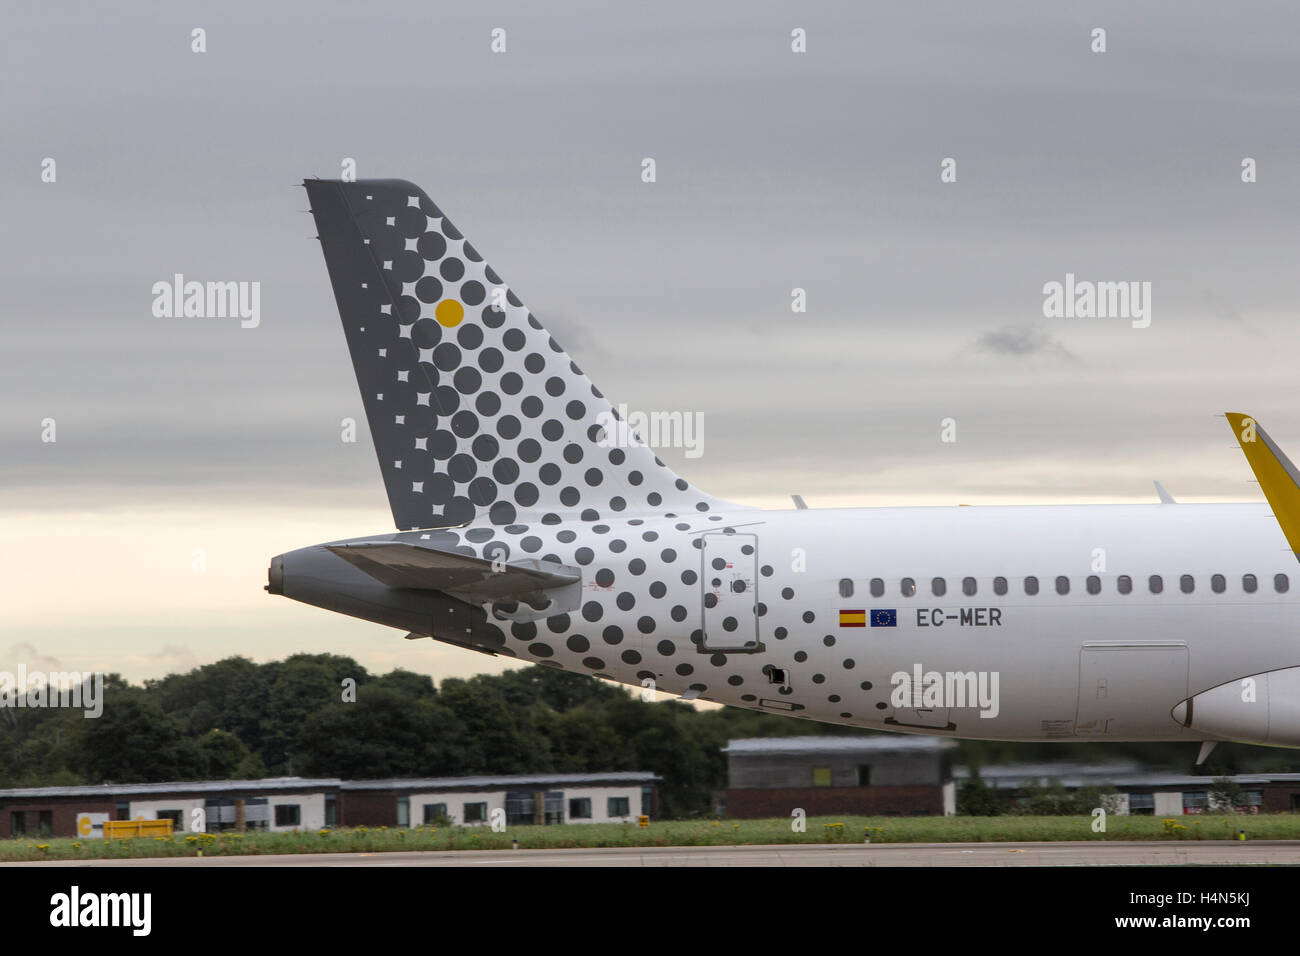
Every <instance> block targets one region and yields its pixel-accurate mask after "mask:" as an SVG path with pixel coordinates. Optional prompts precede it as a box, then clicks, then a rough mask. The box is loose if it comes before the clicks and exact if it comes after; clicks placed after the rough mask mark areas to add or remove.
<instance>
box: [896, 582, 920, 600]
mask: <svg viewBox="0 0 1300 956" xmlns="http://www.w3.org/2000/svg"><path fill="white" fill-rule="evenodd" d="M898 588H899V590H900V591H902V592H903V597H916V582H915V581H913V580H912V579H911V578H903V580H901V581H899V582H898Z"/></svg>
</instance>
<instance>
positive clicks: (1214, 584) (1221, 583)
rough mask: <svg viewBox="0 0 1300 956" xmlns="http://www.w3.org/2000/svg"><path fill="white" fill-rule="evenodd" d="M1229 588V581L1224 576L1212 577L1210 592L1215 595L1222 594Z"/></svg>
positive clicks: (1214, 575) (1216, 575)
mask: <svg viewBox="0 0 1300 956" xmlns="http://www.w3.org/2000/svg"><path fill="white" fill-rule="evenodd" d="M1227 587H1228V579H1227V578H1225V577H1224V576H1223V575H1222V574H1212V575H1210V590H1211V591H1213V592H1214V593H1215V594H1222V593H1223V592H1224V591H1225V590H1227Z"/></svg>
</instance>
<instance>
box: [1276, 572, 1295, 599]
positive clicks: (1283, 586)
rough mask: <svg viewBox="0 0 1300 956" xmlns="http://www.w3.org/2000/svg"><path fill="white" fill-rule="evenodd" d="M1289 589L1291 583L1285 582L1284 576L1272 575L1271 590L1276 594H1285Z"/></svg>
mask: <svg viewBox="0 0 1300 956" xmlns="http://www.w3.org/2000/svg"><path fill="white" fill-rule="evenodd" d="M1289 587H1291V582H1290V581H1288V580H1287V577H1286V575H1285V574H1275V575H1273V590H1274V591H1276V592H1277V593H1278V594H1286V592H1287V588H1289Z"/></svg>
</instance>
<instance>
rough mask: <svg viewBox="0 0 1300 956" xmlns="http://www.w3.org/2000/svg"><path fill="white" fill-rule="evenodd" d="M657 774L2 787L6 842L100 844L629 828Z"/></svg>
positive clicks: (649, 804) (0, 811) (650, 799)
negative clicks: (197, 837) (424, 829)
mask: <svg viewBox="0 0 1300 956" xmlns="http://www.w3.org/2000/svg"><path fill="white" fill-rule="evenodd" d="M658 780H659V778H658V777H657V776H655V775H654V774H652V773H604V774H534V775H527V776H502V777H487V776H483V777H437V778H425V779H417V780H336V779H304V778H302V777H277V778H271V779H266V780H219V781H202V782H190V783H184V782H177V783H136V784H102V785H92V786H82V787H27V788H23V789H17V790H0V838H7V837H15V836H31V837H34V836H55V837H71V836H83V837H89V838H94V837H101V836H102V835H103V824H104V822H105V821H106V820H160V819H170V820H172V821H173V824H174V826H175V829H176V831H182V830H184V831H193V830H195V829H202V830H204V831H206V832H209V833H213V832H217V831H221V830H232V829H238V830H268V831H287V830H317V829H321V828H322V827H334V826H347V827H352V826H387V827H408V826H420V825H422V824H425V823H433V822H440V823H445V822H447V821H450V822H451V823H452V824H461V825H466V826H475V825H481V824H490V823H492V822H493V820H494V816H495V818H496V819H500V820H503V821H504V822H505V823H506V824H507V825H511V826H520V825H525V824H534V823H536V824H548V823H605V822H618V821H633V820H635V819H636V818H637V816H639V815H641V814H645V815H647V816H651V817H654V816H655V815H656V812H657V799H658V789H657V784H658Z"/></svg>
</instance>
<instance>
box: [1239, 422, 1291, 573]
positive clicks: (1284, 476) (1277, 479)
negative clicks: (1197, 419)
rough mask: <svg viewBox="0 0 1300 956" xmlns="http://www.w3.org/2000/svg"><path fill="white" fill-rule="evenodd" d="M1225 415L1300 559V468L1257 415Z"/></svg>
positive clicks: (1283, 532)
mask: <svg viewBox="0 0 1300 956" xmlns="http://www.w3.org/2000/svg"><path fill="white" fill-rule="evenodd" d="M1223 415H1224V418H1226V419H1227V420H1228V425H1229V426H1230V427H1231V428H1232V434H1233V437H1234V438H1236V439H1237V444H1239V445H1240V446H1241V450H1242V452H1243V453H1244V454H1245V456H1246V462H1247V463H1248V464H1249V465H1250V470H1251V471H1253V472H1254V473H1255V477H1256V479H1258V481H1259V487H1260V490H1261V491H1263V492H1264V497H1265V498H1267V499H1268V503H1269V505H1270V506H1271V507H1272V509H1273V515H1274V517H1276V518H1277V523H1278V524H1279V525H1281V527H1282V534H1283V535H1285V537H1286V540H1287V544H1289V545H1290V546H1291V550H1292V551H1293V552H1294V553H1295V554H1296V557H1297V559H1300V471H1297V469H1296V467H1295V465H1293V464H1292V463H1291V459H1289V458H1288V457H1287V456H1286V453H1285V452H1283V451H1282V449H1281V448H1279V447H1278V446H1277V444H1276V443H1275V442H1274V441H1273V439H1271V438H1270V437H1269V435H1268V433H1267V432H1266V431H1264V429H1263V427H1262V426H1261V425H1260V424H1259V422H1258V421H1257V420H1256V419H1255V418H1254V417H1252V416H1250V415H1243V414H1242V413H1241V412H1224V413H1223Z"/></svg>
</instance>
